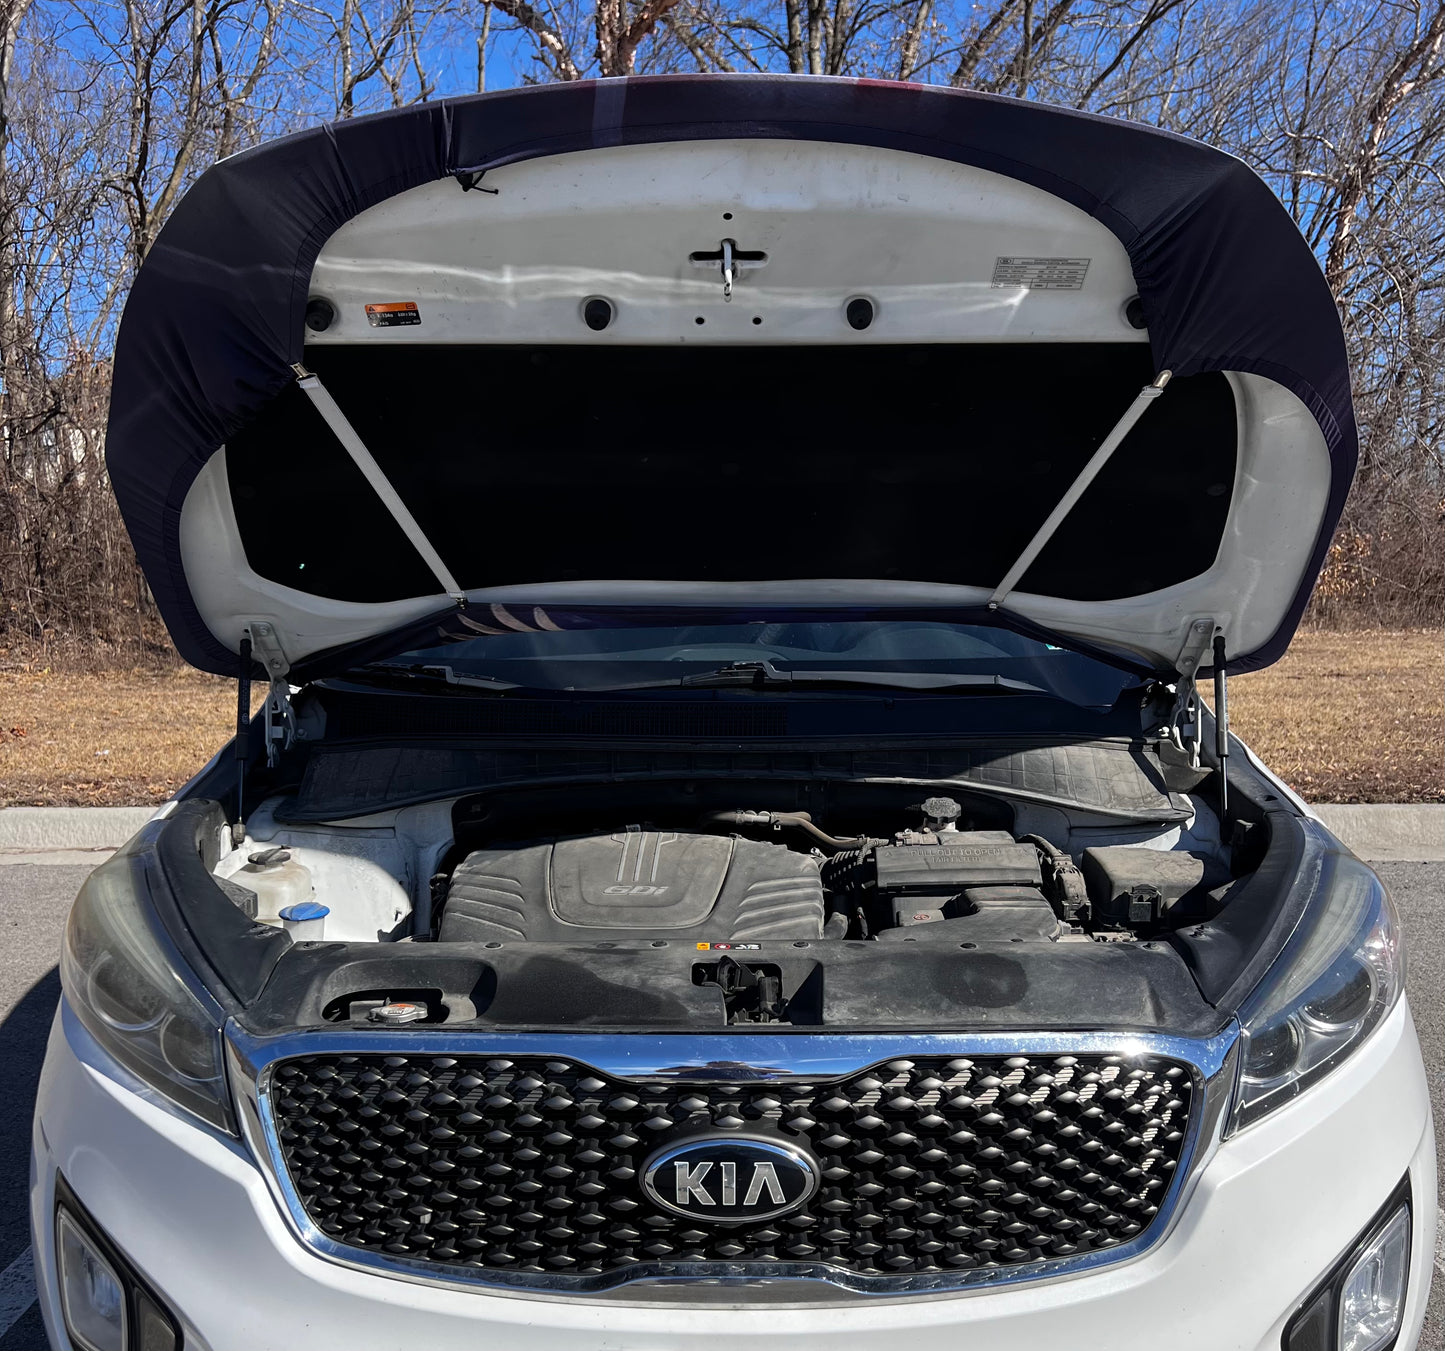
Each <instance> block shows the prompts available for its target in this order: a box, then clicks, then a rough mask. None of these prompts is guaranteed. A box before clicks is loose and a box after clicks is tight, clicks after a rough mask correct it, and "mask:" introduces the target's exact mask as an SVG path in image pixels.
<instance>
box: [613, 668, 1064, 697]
mask: <svg viewBox="0 0 1445 1351" xmlns="http://www.w3.org/2000/svg"><path fill="white" fill-rule="evenodd" d="M793 685H825V686H826V685H835V686H845V687H846V686H853V687H858V688H883V689H905V690H943V691H948V692H950V693H960V692H965V691H970V692H977V693H980V694H1047V693H1048V691H1047V690H1045V689H1043V688H1041V687H1040V686H1038V685H1030V684H1029V683H1028V682H1027V681H1023V680H1012V679H1010V678H1009V677H1008V676H1000V675H951V674H949V673H948V672H946V671H868V670H863V671H806V670H805V671H780V670H778V668H777V667H776V666H774V665H773V663H772V662H770V661H766V660H764V661H734V662H729V663H728V665H726V666H719V667H718V668H717V669H716V670H713V671H697V672H694V673H693V674H691V675H684V676H679V677H677V678H676V679H671V680H643V681H638V682H636V683H634V684H629V685H607V686H602V687H600V688H598V689H596V690H594V693H606V692H609V691H621V690H655V689H666V688H668V687H671V686H677V687H678V688H681V689H754V690H775V689H787V688H789V687H790V686H793Z"/></svg>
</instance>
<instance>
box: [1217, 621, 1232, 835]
mask: <svg viewBox="0 0 1445 1351" xmlns="http://www.w3.org/2000/svg"><path fill="white" fill-rule="evenodd" d="M1214 755H1215V758H1216V759H1217V760H1218V761H1219V819H1220V822H1221V823H1222V822H1223V821H1224V818H1225V816H1226V815H1227V814H1228V812H1229V673H1228V672H1227V671H1226V670H1225V666H1224V635H1223V634H1222V633H1220V634H1216V635H1215V638H1214Z"/></svg>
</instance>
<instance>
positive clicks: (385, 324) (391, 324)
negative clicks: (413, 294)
mask: <svg viewBox="0 0 1445 1351" xmlns="http://www.w3.org/2000/svg"><path fill="white" fill-rule="evenodd" d="M366 322H367V323H368V324H370V325H371V326H372V328H395V327H396V326H397V325H398V324H419V323H421V311H420V310H419V309H417V306H416V301H414V300H404V301H402V302H401V303H399V304H396V305H368V306H367V307H366Z"/></svg>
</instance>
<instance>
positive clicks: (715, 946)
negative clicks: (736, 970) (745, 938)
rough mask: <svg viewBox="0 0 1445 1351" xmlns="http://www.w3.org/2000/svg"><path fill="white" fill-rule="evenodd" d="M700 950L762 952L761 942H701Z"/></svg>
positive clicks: (698, 948)
mask: <svg viewBox="0 0 1445 1351" xmlns="http://www.w3.org/2000/svg"><path fill="white" fill-rule="evenodd" d="M697 950H698V951H699V952H761V951H762V950H763V945H762V944H761V943H699V944H698V945H697Z"/></svg>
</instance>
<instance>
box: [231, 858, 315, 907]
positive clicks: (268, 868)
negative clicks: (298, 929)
mask: <svg viewBox="0 0 1445 1351" xmlns="http://www.w3.org/2000/svg"><path fill="white" fill-rule="evenodd" d="M234 876H235V880H236V881H237V882H239V883H240V884H241V885H242V886H243V887H246V888H247V889H248V890H250V891H254V892H255V893H256V919H257V921H258V922H259V923H261V924H276V925H279V924H280V923H281V912H282V911H283V910H289V909H290V908H291V907H292V906H295V905H302V904H304V903H305V902H307V901H311V900H314V899H315V897H316V889H315V887H314V886H313V885H312V883H311V869H310V868H308V867H306V865H305V864H302V863H298V862H297V861H296V860H295V859H294V858H292V857H291V851H290V850H289V849H280V848H276V849H261V850H258V851H257V852H256V853H254V854H252V855H251V856H250V857H249V858H248V859H247V860H246V866H245V867H244V868H242V869H241V870H240V872H238V873H236V874H235V875H234Z"/></svg>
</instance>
